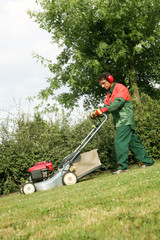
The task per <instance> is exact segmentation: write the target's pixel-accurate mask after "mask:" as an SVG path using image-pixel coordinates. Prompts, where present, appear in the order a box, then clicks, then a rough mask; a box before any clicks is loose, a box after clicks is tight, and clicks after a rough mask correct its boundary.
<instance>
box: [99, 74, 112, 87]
mask: <svg viewBox="0 0 160 240" xmlns="http://www.w3.org/2000/svg"><path fill="white" fill-rule="evenodd" d="M98 81H99V83H100V84H101V86H102V87H103V88H105V89H106V90H108V89H110V88H111V87H112V86H113V81H114V78H113V77H112V75H111V74H110V73H107V72H104V73H102V74H100V75H99V76H98Z"/></svg>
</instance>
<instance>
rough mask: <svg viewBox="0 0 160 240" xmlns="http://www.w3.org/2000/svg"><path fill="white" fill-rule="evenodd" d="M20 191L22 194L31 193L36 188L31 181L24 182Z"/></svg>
mask: <svg viewBox="0 0 160 240" xmlns="http://www.w3.org/2000/svg"><path fill="white" fill-rule="evenodd" d="M21 191H22V193H24V194H31V193H34V192H35V191H36V188H35V186H34V184H33V183H29V182H28V183H26V184H24V186H22V190H21Z"/></svg>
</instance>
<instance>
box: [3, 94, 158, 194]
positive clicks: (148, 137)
mask: <svg viewBox="0 0 160 240" xmlns="http://www.w3.org/2000/svg"><path fill="white" fill-rule="evenodd" d="M141 101H142V105H140V106H139V105H137V104H136V103H134V102H133V106H134V112H135V120H136V125H137V134H138V135H139V137H140V140H141V142H142V144H143V145H144V146H145V148H146V150H147V152H148V154H149V156H150V157H151V158H152V159H153V160H154V161H155V160H158V159H159V156H160V143H159V129H160V119H159V112H160V101H158V100H157V101H156V100H152V99H151V98H150V97H149V96H147V95H144V94H143V95H142V96H141ZM13 123H14V124H13ZM69 123H70V119H69V118H68V116H67V117H66V116H65V115H62V117H61V119H59V120H58V121H55V122H53V121H46V120H44V119H43V118H42V116H41V114H39V113H37V114H35V115H34V117H33V119H30V118H27V117H25V115H22V116H19V117H18V119H17V118H15V119H14V121H13V120H12V125H11V126H12V127H9V125H8V119H7V120H6V122H4V123H3V124H2V125H1V144H0V179H1V182H0V194H8V193H10V192H14V191H17V190H18V188H19V185H20V184H21V183H22V182H24V181H26V180H27V179H28V168H30V167H31V166H33V165H34V164H35V163H36V162H40V161H44V160H50V161H52V162H53V166H54V171H56V170H57V166H58V164H59V163H60V162H61V160H63V158H65V157H66V156H67V155H69V154H70V153H72V152H73V151H74V150H75V149H76V148H77V146H78V145H79V144H80V142H81V141H82V140H83V139H84V138H85V137H86V136H87V135H88V133H89V132H90V131H91V129H92V125H93V124H94V120H90V119H89V118H88V119H85V120H81V121H79V122H78V123H77V124H75V125H74V126H70V124H69ZM114 138H115V128H114V124H113V120H112V117H109V120H108V121H107V123H105V124H104V125H103V127H102V129H101V130H100V131H99V132H98V133H97V134H96V135H95V136H94V138H93V139H92V140H91V141H90V142H89V143H88V145H87V146H86V147H85V149H84V150H83V151H82V152H86V151H90V150H92V149H98V153H99V157H100V159H101V162H102V170H105V169H113V168H115V166H116V161H115V150H114ZM129 162H130V164H135V163H137V160H136V159H135V158H134V156H133V155H132V154H131V153H130V154H129Z"/></svg>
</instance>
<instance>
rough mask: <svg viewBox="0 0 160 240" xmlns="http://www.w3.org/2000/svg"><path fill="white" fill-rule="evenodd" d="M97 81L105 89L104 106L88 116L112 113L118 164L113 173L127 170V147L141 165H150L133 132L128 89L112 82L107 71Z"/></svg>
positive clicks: (142, 147) (132, 114)
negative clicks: (114, 124)
mask: <svg viewBox="0 0 160 240" xmlns="http://www.w3.org/2000/svg"><path fill="white" fill-rule="evenodd" d="M98 81H99V83H100V84H101V86H102V87H103V88H105V89H106V90H107V96H106V100H105V102H104V107H103V108H101V109H97V110H96V111H95V112H93V113H91V114H90V117H91V118H92V119H93V118H94V117H95V116H99V117H100V116H101V115H102V114H103V113H112V115H113V118H114V121H115V123H116V137H115V151H116V160H117V164H118V169H117V171H115V172H113V174H119V173H123V172H127V171H128V170H129V169H128V150H129V149H130V150H131V151H132V153H133V154H134V155H135V157H136V158H137V159H138V160H139V161H140V162H142V167H147V166H152V165H153V162H152V160H151V159H150V158H149V156H148V154H147V152H146V150H145V148H144V146H143V145H142V144H141V142H140V140H139V138H138V136H137V134H136V132H135V121H134V113H133V109H132V104H131V99H130V95H129V91H128V89H127V88H126V87H125V86H124V85H122V84H120V83H116V82H114V79H113V77H112V75H110V74H109V73H107V72H105V73H102V74H100V75H99V76H98Z"/></svg>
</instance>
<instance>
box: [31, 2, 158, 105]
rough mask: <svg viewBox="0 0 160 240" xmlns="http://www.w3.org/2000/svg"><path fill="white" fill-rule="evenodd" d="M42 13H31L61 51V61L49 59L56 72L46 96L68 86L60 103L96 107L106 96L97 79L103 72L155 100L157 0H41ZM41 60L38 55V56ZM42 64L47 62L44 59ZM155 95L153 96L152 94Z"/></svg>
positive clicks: (136, 95) (60, 97)
mask: <svg viewBox="0 0 160 240" xmlns="http://www.w3.org/2000/svg"><path fill="white" fill-rule="evenodd" d="M36 2H37V4H40V6H41V9H42V10H41V11H38V12H29V14H30V16H31V17H33V18H34V19H35V21H36V22H38V24H39V26H40V27H41V28H43V29H45V30H46V31H48V32H49V33H50V34H51V37H52V40H53V42H56V43H57V44H58V45H59V46H61V47H62V51H61V53H60V54H59V56H58V57H57V63H56V64H53V63H52V61H47V64H48V67H49V69H50V70H51V72H52V73H53V74H54V77H53V78H52V79H49V80H48V82H49V87H47V88H46V89H45V90H44V91H42V92H41V97H42V98H47V97H48V96H50V95H52V96H54V90H55V89H58V88H61V86H65V85H66V86H68V87H69V88H70V92H69V93H64V94H60V95H59V96H58V100H59V101H60V102H61V103H63V104H65V105H66V106H69V107H70V106H71V105H74V104H75V103H76V102H77V100H78V99H79V98H80V97H81V96H84V97H85V103H86V106H88V104H92V105H97V102H98V101H99V99H100V97H101V96H103V94H104V92H103V91H102V90H101V89H100V88H99V87H98V84H97V83H96V81H95V79H96V78H97V75H98V74H99V73H101V72H103V71H109V72H111V73H112V75H113V76H114V78H115V79H116V81H118V82H121V83H125V84H126V85H127V86H128V87H130V88H131V89H132V92H133V93H134V95H135V97H137V99H138V98H139V96H138V94H139V92H138V89H137V85H138V87H139V88H140V92H141V91H142V92H147V93H149V94H152V95H154V97H155V96H157V95H156V94H157V92H156V90H155V89H154V84H155V83H158V82H159V75H160V64H159V62H160V61H159V60H160V40H159V39H160V24H159V22H160V4H159V0H124V1H122V0H116V1H115V0H37V1H36ZM38 57H39V58H41V57H40V56H38ZM41 60H42V61H44V59H43V58H41ZM153 93H154V94H153Z"/></svg>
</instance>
